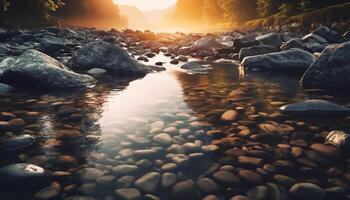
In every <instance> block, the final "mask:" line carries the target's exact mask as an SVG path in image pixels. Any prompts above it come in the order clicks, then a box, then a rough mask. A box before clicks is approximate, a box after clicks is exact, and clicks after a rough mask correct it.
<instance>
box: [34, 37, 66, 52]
mask: <svg viewBox="0 0 350 200" xmlns="http://www.w3.org/2000/svg"><path fill="white" fill-rule="evenodd" d="M66 43H67V41H65V39H62V38H58V37H54V36H50V35H45V36H44V37H43V38H42V39H41V42H40V45H39V49H40V51H42V52H45V53H54V52H58V51H59V50H61V49H67V47H66Z"/></svg>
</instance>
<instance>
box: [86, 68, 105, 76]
mask: <svg viewBox="0 0 350 200" xmlns="http://www.w3.org/2000/svg"><path fill="white" fill-rule="evenodd" d="M87 73H89V74H91V75H95V76H98V75H103V74H105V73H107V71H106V70H105V69H101V68H92V69H90V70H89V71H87Z"/></svg>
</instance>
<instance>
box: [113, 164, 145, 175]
mask: <svg viewBox="0 0 350 200" xmlns="http://www.w3.org/2000/svg"><path fill="white" fill-rule="evenodd" d="M112 171H113V174H115V175H116V176H120V175H135V174H137V173H138V172H139V168H138V167H137V166H136V165H118V166H116V167H113V169H112Z"/></svg>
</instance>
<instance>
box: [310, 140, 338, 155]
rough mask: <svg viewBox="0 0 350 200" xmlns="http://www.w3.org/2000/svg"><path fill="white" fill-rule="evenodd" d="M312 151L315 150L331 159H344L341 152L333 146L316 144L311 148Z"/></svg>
mask: <svg viewBox="0 0 350 200" xmlns="http://www.w3.org/2000/svg"><path fill="white" fill-rule="evenodd" d="M310 148H311V149H312V150H315V151H317V152H319V153H321V154H322V155H324V156H325V157H327V158H329V159H339V158H341V157H342V153H341V151H340V150H339V149H338V148H336V147H334V146H331V145H326V144H320V143H315V144H312V145H311V146H310Z"/></svg>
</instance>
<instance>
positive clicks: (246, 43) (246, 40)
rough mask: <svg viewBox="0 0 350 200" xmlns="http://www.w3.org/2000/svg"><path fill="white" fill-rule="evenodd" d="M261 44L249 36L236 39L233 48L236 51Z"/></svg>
mask: <svg viewBox="0 0 350 200" xmlns="http://www.w3.org/2000/svg"><path fill="white" fill-rule="evenodd" d="M258 44H259V41H257V40H256V39H254V38H252V37H249V36H242V37H236V38H235V39H234V40H233V47H234V48H235V49H236V50H240V49H242V48H244V47H251V46H256V45H258Z"/></svg>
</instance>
